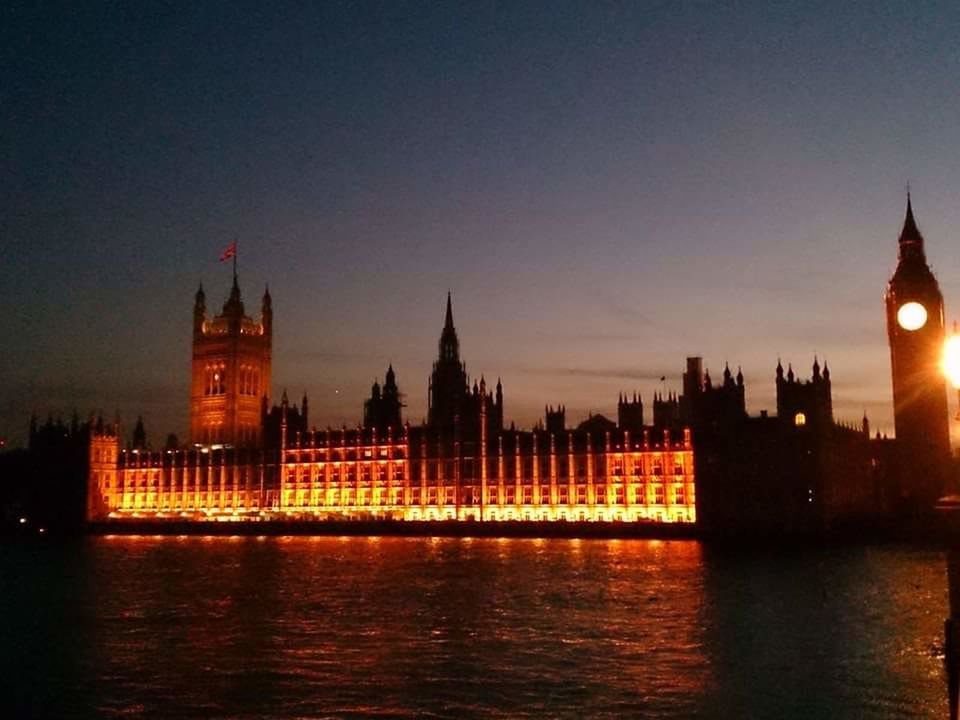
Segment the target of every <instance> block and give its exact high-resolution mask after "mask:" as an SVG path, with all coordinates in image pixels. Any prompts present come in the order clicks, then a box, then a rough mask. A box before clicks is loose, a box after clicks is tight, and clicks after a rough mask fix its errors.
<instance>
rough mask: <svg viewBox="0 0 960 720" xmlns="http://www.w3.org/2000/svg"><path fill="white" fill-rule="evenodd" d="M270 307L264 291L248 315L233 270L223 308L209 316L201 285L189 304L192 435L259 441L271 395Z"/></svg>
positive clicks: (205, 439)
mask: <svg viewBox="0 0 960 720" xmlns="http://www.w3.org/2000/svg"><path fill="white" fill-rule="evenodd" d="M272 335H273V307H272V305H271V300H270V292H269V291H265V292H264V294H263V303H262V306H261V315H260V320H259V321H257V320H254V319H253V318H250V317H248V316H247V315H246V312H245V310H244V307H243V301H242V300H241V299H240V286H239V285H238V284H237V276H236V274H234V276H233V287H232V288H231V289H230V296H229V297H228V298H227V301H226V302H225V303H224V305H223V311H222V312H221V313H220V314H219V315H217V316H215V317H212V318H208V317H207V309H206V296H205V294H204V292H203V287H201V288H200V289H199V290H198V291H197V295H196V299H195V302H194V307H193V365H192V379H191V385H190V440H191V442H193V443H199V444H207V445H211V444H229V445H245V446H257V445H260V444H261V442H262V439H263V438H262V417H261V414H262V412H263V406H264V405H265V404H266V403H268V402H269V400H270V371H271V355H270V352H271V342H272Z"/></svg>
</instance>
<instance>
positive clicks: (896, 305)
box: [886, 193, 950, 503]
mask: <svg viewBox="0 0 960 720" xmlns="http://www.w3.org/2000/svg"><path fill="white" fill-rule="evenodd" d="M899 245H900V251H899V256H898V261H897V269H896V270H895V271H894V273H893V277H892V278H890V282H889V284H888V285H887V294H886V306H887V336H888V338H889V340H890V362H891V370H892V375H893V418H894V428H895V431H896V436H897V444H898V445H899V446H900V447H901V449H902V462H903V466H902V468H901V473H900V474H901V476H902V477H903V478H904V479H905V480H904V491H905V492H904V494H905V495H907V496H910V497H912V498H913V499H914V500H916V501H920V502H921V503H929V502H931V501H933V500H935V499H936V498H937V497H939V495H940V494H941V492H942V491H943V483H942V478H943V475H942V469H943V468H944V466H945V462H946V460H947V459H948V458H949V455H950V428H949V422H950V420H949V416H948V411H947V388H946V381H945V380H944V376H943V370H942V368H941V365H940V363H941V358H942V356H943V342H944V317H943V295H941V294H940V287H939V285H937V279H936V278H935V277H934V276H933V273H932V272H931V271H930V266H929V265H927V258H926V255H925V254H924V249H923V235H921V234H920V230H919V229H918V228H917V223H916V221H915V220H914V218H913V208H912V207H911V203H910V194H909V193H907V216H906V218H905V219H904V221H903V230H902V231H901V232H900V241H899Z"/></svg>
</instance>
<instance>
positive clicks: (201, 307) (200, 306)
mask: <svg viewBox="0 0 960 720" xmlns="http://www.w3.org/2000/svg"><path fill="white" fill-rule="evenodd" d="M206 319H207V296H206V294H204V292H203V283H201V284H200V288H199V289H198V290H197V294H196V296H195V297H194V301H193V334H194V335H201V334H203V323H204V321H205V320H206Z"/></svg>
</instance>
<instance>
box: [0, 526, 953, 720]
mask: <svg viewBox="0 0 960 720" xmlns="http://www.w3.org/2000/svg"><path fill="white" fill-rule="evenodd" d="M946 602H947V598H946V580H945V571H944V561H943V556H942V554H941V553H938V552H935V551H932V550H925V549H917V548H910V547H900V546H881V547H852V546H845V547H842V548H839V549H829V548H823V547H818V548H815V549H795V548H794V549H782V548H781V549H771V548H766V549H754V550H748V549H744V548H739V549H724V548H717V547H714V546H710V545H704V544H701V543H699V542H696V541H669V542H668V541H650V540H619V541H618V540H555V539H554V540H519V539H510V540H495V539H483V540H481V539H473V540H470V539H453V538H450V539H446V538H433V539H431V538H328V537H324V538H303V537H297V538H253V537H249V538H199V537H183V538H177V537H163V538H161V537H91V538H86V539H82V540H74V541H69V542H67V541H59V542H58V541H55V540H53V539H50V540H46V541H43V540H38V541H35V542H22V541H21V542H15V543H7V544H5V545H0V629H2V630H0V697H2V698H4V699H2V700H0V703H2V704H0V717H4V718H9V717H55V718H69V717H89V718H94V717H123V718H138V717H172V718H366V717H431V718H457V719H463V718H473V717H491V718H525V717H536V718H541V717H563V718H581V717H583V718H627V717H644V718H691V717H702V718H920V717H922V718H942V717H945V716H946V699H945V697H946V692H945V681H944V672H943V655H942V633H943V618H944V617H945V615H946V613H947V607H946Z"/></svg>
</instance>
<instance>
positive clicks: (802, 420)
mask: <svg viewBox="0 0 960 720" xmlns="http://www.w3.org/2000/svg"><path fill="white" fill-rule="evenodd" d="M793 424H794V425H796V426H797V427H803V426H804V425H806V424H807V416H806V415H804V414H803V413H802V412H798V413H797V414H796V415H794V416H793Z"/></svg>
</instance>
